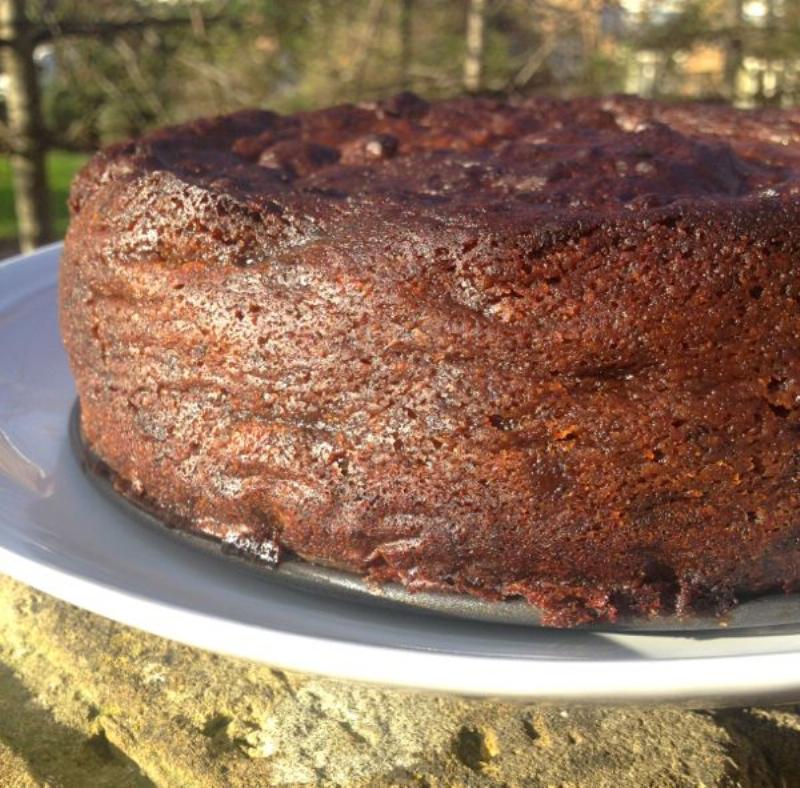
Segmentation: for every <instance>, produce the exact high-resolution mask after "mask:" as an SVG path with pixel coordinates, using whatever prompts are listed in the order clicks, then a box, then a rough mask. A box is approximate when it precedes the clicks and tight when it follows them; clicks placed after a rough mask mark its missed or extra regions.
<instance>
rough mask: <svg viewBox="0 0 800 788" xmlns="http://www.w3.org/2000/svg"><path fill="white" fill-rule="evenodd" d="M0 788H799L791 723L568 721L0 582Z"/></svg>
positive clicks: (692, 718) (772, 712) (622, 716)
mask: <svg viewBox="0 0 800 788" xmlns="http://www.w3.org/2000/svg"><path fill="white" fill-rule="evenodd" d="M0 785H2V786H11V787H12V788H16V787H17V786H25V787H27V786H34V785H52V786H67V787H70V786H76V787H79V788H83V787H84V786H88V785H91V786H113V787H114V788H120V787H121V788H124V787H125V786H152V785H157V786H214V787H215V788H216V787H217V786H248V787H250V786H261V785H277V786H284V785H285V786H295V785H325V786H328V785H330V786H338V785H342V786H351V785H355V786H395V785H411V786H431V787H434V786H442V787H443V786H479V785H507V786H563V787H564V788H566V787H568V786H592V788H604V787H605V786H609V788H611V787H612V786H613V788H621V787H624V786H636V788H642V787H646V786H653V787H654V788H655V787H656V786H658V788H662V787H664V786H699V785H704V786H731V787H733V786H742V788H750V787H751V786H753V787H757V788H761V786H765V787H771V786H776V788H777V787H778V786H780V787H782V788H788V787H789V786H793V785H800V709H798V708H793V707H792V708H781V709H740V710H734V711H724V712H703V711H682V710H677V709H671V708H665V707H656V708H646V709H645V708H630V707H628V708H622V709H589V708H582V709H575V708H572V709H568V708H558V707H553V706H548V707H545V706H536V705H520V704H512V703H499V702H495V701H471V700H465V699H462V698H454V697H436V696H433V695H417V694H412V693H408V692H403V691H399V690H391V689H380V688H375V687H366V686H359V685H355V684H351V683H346V682H341V681H334V680H330V679H324V678H318V677H312V676H301V675H295V674H287V673H284V672H282V671H278V670H272V669H270V668H267V667H264V666H262V665H256V664H252V663H249V662H245V661H242V660H237V659H231V658H226V657H220V656H216V655H214V654H210V653H207V652H204V651H199V650H197V649H192V648H188V647H186V646H181V645H179V644H176V643H172V642H170V641H167V640H163V639H161V638H157V637H154V636H152V635H147V634H144V633H141V632H138V631H136V630H133V629H130V628H128V627H125V626H122V625H119V624H115V623H113V622H111V621H108V620H106V619H103V618H100V617H98V616H94V615H91V614H89V613H86V612H84V611H81V610H78V609H77V608H74V607H71V606H70V605H67V604H64V603H62V602H59V601H57V600H54V599H52V598H50V597H48V596H46V595H44V594H41V593H38V592H36V591H33V590H32V589H30V588H28V587H26V586H24V585H21V584H19V583H17V582H15V581H13V580H11V579H9V578H6V577H2V576H0Z"/></svg>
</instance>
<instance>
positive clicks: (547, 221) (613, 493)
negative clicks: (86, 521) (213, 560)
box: [61, 99, 800, 624]
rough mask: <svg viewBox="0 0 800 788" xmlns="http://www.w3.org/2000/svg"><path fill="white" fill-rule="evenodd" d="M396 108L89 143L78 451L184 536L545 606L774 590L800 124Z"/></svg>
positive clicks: (793, 536)
mask: <svg viewBox="0 0 800 788" xmlns="http://www.w3.org/2000/svg"><path fill="white" fill-rule="evenodd" d="M403 102H405V109H404V110H403V112H405V114H403V112H399V114H398V110H397V107H394V108H390V109H391V111H392V112H395V114H391V112H389V113H387V112H386V109H385V108H383V107H381V106H378V107H377V108H373V109H370V110H363V112H370V113H372V117H373V121H372V122H371V123H372V125H370V121H369V119H368V118H367V119H365V116H363V115H362V114H361V113H362V110H341V111H338V110H337V111H329V112H328V114H327V115H326V114H325V113H321V114H320V115H319V116H314V117H313V118H312V120H310V121H309V120H308V116H301V117H300V119H299V120H285V119H284V120H280V121H278V120H275V118H274V116H272V115H269V114H265V116H264V117H265V118H266V120H265V119H259V118H260V116H259V115H258V114H249V115H247V116H244V118H243V119H241V120H236V119H226V120H222V121H213V122H207V124H206V127H205V130H204V131H202V130H201V132H199V133H198V134H194V132H193V131H187V130H186V129H179V130H172V131H167V132H164V133H163V135H162V136H159V135H156V137H155V138H154V139H152V140H151V141H149V142H148V141H144V142H139V143H134V144H130V145H128V146H123V147H120V148H118V149H116V150H115V151H111V152H110V153H109V154H105V155H104V156H103V157H101V158H99V159H97V160H96V161H95V162H94V163H93V164H92V165H90V167H89V168H88V170H87V171H86V173H85V174H84V176H83V178H82V179H79V181H78V183H77V184H76V187H75V191H74V199H73V206H74V216H73V221H72V224H71V227H70V231H69V235H68V238H67V244H66V248H65V255H64V262H63V268H62V280H61V287H62V292H61V297H62V325H63V330H64V337H65V343H66V345H67V348H68V352H69V354H70V360H71V363H72V365H73V369H74V372H75V376H76V381H77V384H78V390H79V394H80V398H81V405H82V412H83V427H84V431H85V434H86V436H87V439H88V440H89V442H90V444H91V446H92V448H93V450H94V451H95V452H97V454H99V455H100V456H101V457H102V458H103V459H104V460H105V461H106V462H107V463H108V464H109V465H110V466H111V467H112V468H113V469H114V470H115V471H116V472H117V473H118V474H119V475H120V477H121V479H122V480H124V483H125V484H126V487H127V490H128V492H129V494H131V495H135V496H141V497H143V498H147V499H148V500H150V501H153V502H156V503H157V504H158V505H159V506H160V507H161V508H162V509H163V511H164V512H165V514H166V515H167V516H168V517H169V518H170V519H172V520H174V521H175V522H176V523H180V524H181V525H182V526H183V527H187V528H191V529H196V530H200V531H203V532H205V533H209V534H212V535H216V536H217V537H219V538H222V539H227V540H228V541H230V542H232V543H234V544H235V543H237V540H238V543H239V544H241V545H260V546H261V548H260V549H261V553H262V555H263V556H268V557H277V556H278V555H279V553H280V550H282V549H289V550H291V551H293V552H296V553H298V554H299V555H301V556H305V557H307V558H308V559H309V560H315V561H321V562H325V563H331V564H335V565H337V566H342V567H345V568H348V569H352V570H354V571H358V572H362V573H365V574H367V575H369V576H370V577H373V578H375V579H377V580H383V581H386V580H398V581H400V582H403V583H405V584H406V585H408V586H409V587H411V588H448V589H452V590H456V591H460V592H469V593H477V594H481V595H484V596H489V597H495V598H499V597H502V596H506V595H512V594H521V595H523V596H525V597H526V598H528V599H529V600H530V601H531V602H534V603H536V604H537V605H540V606H541V607H543V608H544V609H545V611H546V612H547V613H548V615H549V620H550V623H554V624H571V623H577V622H580V621H583V620H589V619H597V618H599V619H605V620H613V618H614V617H615V616H616V615H617V614H618V613H619V612H621V611H624V612H626V613H634V614H636V613H639V614H652V613H657V612H669V611H672V610H675V609H677V610H678V611H679V612H683V611H690V610H692V609H694V608H696V607H697V606H701V605H711V606H714V605H716V606H721V607H724V606H725V605H728V604H730V603H731V602H732V601H733V599H734V598H735V597H736V595H737V594H748V593H757V592H761V591H765V590H772V589H777V588H785V589H790V588H793V587H794V586H795V585H796V584H797V580H798V577H800V549H798V536H799V535H800V534H798V525H797V524H796V523H797V520H796V516H797V512H798V511H800V507H799V504H800V501H798V493H797V487H798V485H797V479H796V475H797V473H798V472H800V468H798V462H799V461H800V454H798V453H797V450H796V448H795V447H796V440H797V434H798V432H797V430H798V421H797V419H798V416H797V413H796V412H795V398H796V396H797V394H798V393H800V392H798V390H797V385H798V383H797V381H799V380H800V374H798V353H797V350H796V349H795V348H796V347H797V334H798V329H800V314H799V313H798V309H799V308H800V307H798V303H800V291H799V290H798V285H797V281H798V278H797V265H798V263H797V262H796V261H798V260H800V257H798V251H799V250H798V246H799V245H800V232H798V230H797V228H798V226H800V224H799V223H798V219H800V217H798V201H797V198H796V196H795V194H794V186H793V180H792V172H793V170H792V167H793V166H794V165H793V161H792V158H791V157H792V153H793V148H792V147H791V145H789V146H787V145H786V144H783V143H778V142H775V143H774V146H775V152H774V154H773V155H772V156H771V158H770V157H769V156H767V155H766V154H765V150H766V149H765V147H764V146H769V145H770V144H772V143H769V141H768V140H766V141H764V140H761V139H760V138H759V137H758V134H756V133H755V132H753V133H752V134H751V137H749V138H747V139H737V140H735V143H736V144H735V146H734V147H731V146H730V145H727V146H726V145H725V144H724V143H722V142H720V137H721V136H722V135H721V134H717V133H709V134H708V135H707V138H702V139H701V138H700V137H699V136H698V135H699V132H698V131H697V130H696V129H694V128H690V123H689V121H686V120H684V121H680V120H676V127H678V126H680V127H681V128H680V130H676V129H675V128H672V127H669V126H666V125H665V123H664V117H663V115H662V116H661V119H660V120H653V115H654V113H655V112H656V111H658V112H667V110H661V109H660V108H654V107H653V106H652V105H648V104H643V103H642V102H636V101H628V100H621V99H616V100H614V102H612V103H608V102H607V103H606V104H605V105H601V103H600V102H579V103H578V104H569V103H567V104H558V103H556V102H549V101H545V102H541V103H537V102H528V103H526V104H524V105H521V106H517V107H510V108H509V107H507V106H506V105H502V104H498V103H496V102H495V103H492V102H483V103H481V102H479V103H476V104H471V103H469V102H466V103H465V102H463V101H461V102H452V103H451V104H444V105H433V107H432V108H431V107H427V106H426V105H424V104H421V103H415V102H414V101H412V100H410V99H403V101H400V102H399V103H400V105H401V108H402V105H403ZM470 107H472V108H474V109H475V112H474V113H473V114H474V116H475V117H474V118H473V121H474V122H473V123H472V125H471V126H470V127H469V134H470V135H472V137H471V138H469V139H467V140H466V141H464V137H463V136H459V135H461V134H462V132H463V124H462V123H460V122H459V118H461V119H462V120H463V114H464V112H465V108H467V109H469V108H470ZM671 111H672V112H674V113H679V108H678V109H674V110H671ZM337 113H338V114H337ZM702 113H706V117H707V122H706V123H705V127H706V128H710V129H712V130H713V129H717V130H720V129H722V130H724V129H725V128H726V127H730V126H731V123H732V120H731V118H733V117H739V116H738V115H736V113H732V111H730V110H723V109H719V108H708V109H704V110H702ZM702 113H701V114H702ZM431 117H433V120H431ZM747 117H748V118H752V124H751V125H754V126H756V127H758V128H760V129H762V131H763V128H764V126H766V125H767V124H766V121H764V122H763V123H762V124H761V125H759V123H758V122H757V120H758V119H757V118H755V117H754V116H747ZM337 118H338V121H337V122H334V120H335V119H337ZM353 118H356V120H354V119H353ZM359 118H360V119H361V120H357V119H359ZM426 118H428V120H427V121H426ZM326 119H327V120H326ZM323 121H325V122H323ZM445 121H446V123H445ZM712 121H713V122H712ZM780 121H781V123H782V124H783V125H782V126H781V125H780V124H776V123H772V126H771V128H772V129H773V132H774V130H775V129H784V132H783V133H785V134H789V133H790V131H791V129H793V126H792V123H793V121H792V120H791V118H790V117H789V116H781V118H780ZM259 123H267V124H268V126H269V129H267V130H265V131H261V132H258V124H259ZM281 123H285V124H286V127H287V128H289V129H290V131H289V132H287V134H288V135H289V141H290V142H292V141H294V142H297V141H298V139H299V140H301V141H303V144H304V145H306V147H305V148H303V150H305V151H306V152H307V153H308V152H309V151H311V153H309V154H308V155H309V157H310V159H309V160H311V161H312V163H313V162H317V164H316V165H315V166H314V167H311V165H307V166H308V167H309V169H307V170H306V172H305V173H301V172H300V169H301V168H300V169H299V168H298V167H299V165H297V164H296V163H294V164H291V166H289V165H287V164H286V161H285V157H287V156H289V153H286V151H287V150H289V149H290V148H291V146H288V147H287V146H284V148H282V149H279V150H278V153H280V152H281V150H283V151H284V153H283V154H282V155H284V163H283V164H280V165H279V166H275V163H276V162H277V161H279V159H280V156H278V154H276V153H275V151H274V150H273V151H272V153H269V151H270V148H274V147H275V146H276V145H278V144H280V141H274V139H273V141H270V140H268V139H267V138H268V137H269V134H272V135H273V138H274V137H275V136H276V133H275V132H274V131H270V129H272V128H273V127H275V126H280V124H281ZM359 123H360V124H361V125H358V124H359ZM426 123H427V125H425V124H426ZM214 124H216V125H214ZM237 124H239V125H237ZM241 124H244V125H245V126H247V125H248V124H251V126H250V127H248V128H247V129H246V130H247V131H248V132H249V133H248V134H243V133H242V128H241V127H240V126H241ZM392 124H394V125H392ZM448 124H449V125H448ZM559 124H560V125H559ZM681 124H682V125H681ZM253 125H254V127H255V128H254V127H253ZM330 127H333V129H334V131H330ZM389 127H391V131H393V132H394V133H393V134H392V133H390V130H387V129H388V128H389ZM193 128H194V127H193ZM220 128H221V129H222V130H221V131H220ZM320 128H322V129H323V130H325V129H328V131H325V133H324V134H323V133H322V132H320V131H319V129H320ZM487 128H488V131H487ZM209 129H211V131H209ZM215 129H216V131H215ZM308 129H314V130H316V133H315V135H314V139H307V137H309V136H311V135H310V132H309V131H308ZM637 129H638V130H637ZM786 129H789V131H787V130H786ZM325 134H327V135H328V136H325ZM215 135H217V136H215ZM292 135H294V137H292ZM336 135H339V136H336ZM348 135H349V136H348ZM380 135H383V137H382V139H383V142H382V143H381V144H382V145H384V146H388V147H392V145H394V149H393V150H392V152H391V154H389V153H388V152H387V150H386V149H384V148H380V149H379V146H378V145H376V144H372V143H374V141H375V139H379V140H380V139H381V136H380ZM492 135H494V137H493V136H492ZM503 135H506V136H505V137H504V136H503ZM184 137H187V138H189V139H190V140H194V142H195V143H196V145H197V146H199V150H195V153H194V154H193V155H190V153H187V152H186V151H184V153H182V154H181V156H182V157H183V158H182V159H181V161H182V163H181V164H180V165H178V164H176V163H175V160H174V159H173V160H170V161H169V162H168V165H169V166H165V162H164V161H163V157H162V159H159V156H160V155H161V154H160V153H159V151H160V148H159V146H163V147H164V148H165V149H169V150H170V151H171V153H170V156H173V157H175V156H176V153H175V151H176V150H180V149H181V145H184V147H185V148H186V150H189V148H190V147H191V146H189V145H188V143H185V142H183V143H181V144H174V145H172V146H170V145H168V144H167V143H168V142H169V140H173V141H174V140H175V139H178V140H181V139H183V138H184ZM195 137H197V139H195ZM320 137H321V138H322V139H323V140H324V141H323V142H317V141H316V139H317V138H320ZM350 137H352V138H353V139H355V140H359V142H358V144H357V145H356V143H352V144H350V142H352V141H350V142H348V140H350ZM342 138H346V139H345V140H344V141H342ZM389 138H391V139H394V140H395V142H394V143H391V142H389V141H388V140H389ZM243 139H244V140H246V141H247V142H242V141H241V140H243ZM253 139H258V140H259V141H258V142H257V143H254V142H252V140H253ZM365 139H366V140H367V142H364V141H363V140H365ZM265 140H266V142H267V143H268V144H266V146H265V147H264V148H263V149H262V150H260V151H259V153H258V157H257V158H254V154H253V149H254V148H253V146H255V147H256V148H258V147H259V146H261V145H263V144H265ZM420 140H427V142H425V143H423V142H421V141H420ZM283 142H286V139H285V138H284V139H283ZM333 142H336V146H337V147H336V148H335V149H336V150H338V151H340V153H339V157H338V158H335V157H334V155H333V154H326V155H327V158H326V155H323V154H322V153H320V152H319V151H318V150H317V149H316V148H314V147H313V145H320V146H327V147H331V148H333V147H334V146H333V145H332V144H331V143H333ZM756 143H757V144H756ZM368 144H371V145H372V148H373V149H374V152H377V153H376V154H375V155H374V153H369V154H364V155H369V156H372V157H373V158H372V159H369V160H364V159H357V158H356V156H355V153H352V152H351V153H347V151H348V150H350V151H352V150H354V149H357V150H360V151H361V152H362V153H364V150H365V149H366V148H365V146H367V145H368ZM248 145H249V146H250V147H249V148H248V147H247V146H248ZM202 146H205V147H202ZM215 146H216V147H215ZM358 146H361V147H358ZM436 146H439V147H436ZM235 148H236V149H238V150H239V153H238V154H236V157H238V158H236V159H235V161H234V159H230V160H229V159H227V158H225V157H227V156H229V155H230V156H233V154H231V153H230V151H231V150H233V149H235ZM209 149H210V150H211V151H212V152H213V155H211V154H210V153H208V151H209ZM567 149H568V150H567ZM292 150H294V149H292ZM737 150H738V151H741V153H739V152H737ZM754 150H755V151H756V153H755V154H754V153H753V151H754ZM220 151H221V152H220ZM315 151H316V152H315ZM567 154H569V156H571V157H572V159H570V158H569V156H568V155H567ZM751 154H752V155H757V158H748V156H749V155H751ZM245 155H246V156H248V157H249V158H244V157H245ZM348 157H353V159H352V161H351V160H350V159H349V158H348ZM239 159H242V161H241V162H240V161H239ZM232 161H234V163H233V164H231V162H232ZM349 161H351V163H348V162H349ZM365 161H366V163H365ZM192 162H194V165H193V166H195V168H196V170H198V171H196V172H194V173H193V174H192V173H189V174H187V170H188V169H190V165H192ZM242 162H244V163H242ZM259 162H260V163H259ZM320 162H321V164H320ZM554 162H556V163H554ZM642 163H644V164H645V165H646V166H640V165H642ZM709 163H710V164H709ZM556 164H558V165H559V166H556ZM204 168H205V170H206V172H205V173H202V172H200V171H199V170H202V169H204ZM425 168H427V169H425ZM548 168H549V170H548V173H549V174H542V172H543V171H544V170H547V169H548ZM565 168H566V169H565ZM637 168H638V171H637ZM709 168H710V169H709ZM262 170H264V172H263V173H262V172H261V171H262ZM209 173H213V175H214V177H213V178H211V175H210V174H209ZM245 175H246V177H245ZM212 181H213V182H212ZM426 184H427V186H426ZM520 184H523V186H521V185H520ZM423 187H424V188H423Z"/></svg>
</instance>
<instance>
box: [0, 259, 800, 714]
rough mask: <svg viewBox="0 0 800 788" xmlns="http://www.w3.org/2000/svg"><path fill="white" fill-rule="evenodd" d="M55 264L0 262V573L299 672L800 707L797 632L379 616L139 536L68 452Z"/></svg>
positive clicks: (362, 606) (453, 686) (512, 690)
mask: <svg viewBox="0 0 800 788" xmlns="http://www.w3.org/2000/svg"><path fill="white" fill-rule="evenodd" d="M59 253H60V247H59V246H51V247H47V248H45V249H42V250H40V251H38V252H36V253H34V254H31V255H27V256H24V257H18V258H14V259H12V260H9V261H7V262H5V263H3V264H0V571H2V572H5V573H7V574H9V575H12V576H13V577H16V578H17V579H19V580H21V581H23V582H25V583H28V584H30V585H32V586H35V587H36V588H39V589H41V590H42V591H45V592H47V593H49V594H52V595H54V596H57V597H59V598H61V599H64V600H66V601H67V602H71V603H73V604H76V605H80V606H81V607H84V608H86V609H88V610H91V611H93V612H95V613H99V614H101V615H104V616H108V617H109V618H113V619H116V620H118V621H121V622H123V623H125V624H130V625H132V626H135V627H139V628H140V629H144V630H147V631H149V632H153V633H155V634H158V635H162V636H164V637H168V638H173V639H175V640H179V641H182V642H184V643H189V644H191V645H194V646H200V647H202V648H207V649H211V650H213V651H219V652H224V653H227V654H234V655H237V656H241V657H246V658H249V659H254V660H258V661H261V662H267V663H269V664H272V665H275V666H280V667H283V668H287V669H291V670H298V671H306V672H312V673H321V674H328V675H332V676H339V677H345V678H350V679H358V680H363V681H370V682H379V683H383V684H392V685H397V686H405V687H412V688H420V689H429V690H439V691H447V692H458V693H462V694H466V695H492V696H505V697H514V698H520V699H528V700H534V699H537V700H538V699H551V700H558V701H565V702H566V701H583V702H610V703H614V702H621V701H641V700H671V701H680V702H684V703H690V704H697V705H701V704H710V703H734V702H746V701H756V700H757V701H761V702H764V701H767V700H786V701H789V700H794V701H797V700H800V628H795V629H788V628H784V629H780V630H766V631H764V632H761V633H758V632H756V631H754V630H745V631H741V630H740V631H738V632H736V633H734V632H728V633H725V632H721V633H713V634H691V633H686V634H668V635H653V634H623V633H620V634H612V633H590V632H575V631H572V632H570V631H559V630H543V629H533V628H524V627H515V626H503V625H496V624H484V623H477V622H469V621H459V620H455V619H445V618H440V617H436V616H432V615H428V614H425V613H419V612H415V611H412V610H409V611H405V610H397V611H394V610H392V611H388V610H387V609H385V608H382V607H379V606H374V605H370V604H367V603H360V602H358V601H355V600H349V599H343V598H340V597H338V596H334V595H331V596H321V595H319V594H313V593H310V592H307V591H302V590H299V589H294V588H291V587H287V586H285V585H283V584H281V583H275V582H270V581H268V580H264V579H262V578H260V577H258V576H256V575H255V574H251V573H248V572H243V571H242V570H241V568H240V567H238V566H237V565H235V564H234V563H230V564H228V563H226V562H224V561H222V560H220V559H218V558H216V557H214V556H211V555H206V554H204V553H202V552H199V551H196V550H193V549H191V548H190V547H188V546H186V545H183V544H181V543H179V542H176V541H175V540H173V539H172V538H170V536H169V535H168V534H166V533H163V534H162V533H159V532H157V531H152V530H150V529H147V528H144V527H142V526H141V525H140V524H138V523H136V522H134V521H133V520H132V519H130V518H129V516H128V515H127V514H125V513H124V512H123V511H121V510H120V509H118V508H117V507H116V506H114V505H113V504H112V503H111V502H109V501H108V500H106V499H105V498H104V497H103V496H101V495H100V494H99V493H98V492H97V491H96V490H95V489H94V488H93V487H92V486H91V485H90V483H89V482H88V480H87V479H85V478H84V476H83V475H82V473H81V471H80V469H79V467H78V464H77V461H76V460H75V459H74V457H73V456H72V454H71V452H70V449H69V445H68V438H67V419H68V414H69V410H70V406H71V404H72V402H73V399H74V397H75V390H74V387H73V384H72V380H71V377H70V373H69V370H68V368H67V364H66V359H65V356H64V353H63V350H62V348H61V341H60V338H59V333H58V319H57V303H56V301H57V296H56V278H57V270H58V257H59Z"/></svg>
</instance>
